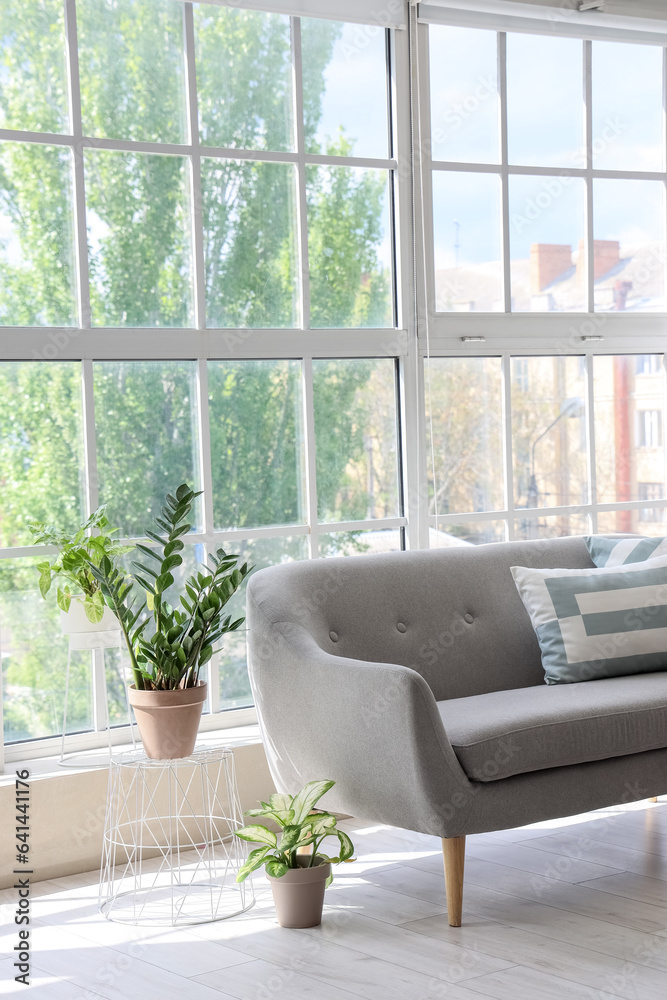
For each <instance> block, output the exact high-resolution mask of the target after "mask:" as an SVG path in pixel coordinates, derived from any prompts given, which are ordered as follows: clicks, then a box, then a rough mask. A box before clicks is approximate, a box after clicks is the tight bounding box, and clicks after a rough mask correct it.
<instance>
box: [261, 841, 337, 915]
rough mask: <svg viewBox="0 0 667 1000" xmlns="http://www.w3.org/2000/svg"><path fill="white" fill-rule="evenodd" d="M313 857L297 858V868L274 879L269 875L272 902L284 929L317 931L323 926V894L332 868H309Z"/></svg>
mask: <svg viewBox="0 0 667 1000" xmlns="http://www.w3.org/2000/svg"><path fill="white" fill-rule="evenodd" d="M309 861H310V855H303V856H300V857H298V858H297V864H298V865H299V867H298V868H290V870H289V871H287V872H285V874H284V875H281V877H280V878H274V877H273V876H272V875H268V874H267V876H266V877H267V878H268V880H269V882H270V883H271V891H272V892H273V902H274V903H275V906H276V915H277V917H278V923H279V924H280V926H281V927H316V926H317V925H318V924H321V923H322V907H323V906H324V890H325V889H326V882H327V879H328V878H329V875H330V874H331V864H330V863H329V862H328V861H327V862H326V863H325V864H323V865H315V867H314V868H307V867H306V865H307V864H308V862H309Z"/></svg>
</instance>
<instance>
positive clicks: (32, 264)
mask: <svg viewBox="0 0 667 1000" xmlns="http://www.w3.org/2000/svg"><path fill="white" fill-rule="evenodd" d="M76 284H77V281H76V268H75V263H74V216H73V211H72V156H71V153H70V151H69V150H68V149H58V148H57V147H56V146H42V145H36V144H34V145H33V144H30V143H22V142H6V143H0V324H1V325H3V326H74V325H76V324H77V305H76ZM60 336H61V337H65V339H67V337H66V334H60Z"/></svg>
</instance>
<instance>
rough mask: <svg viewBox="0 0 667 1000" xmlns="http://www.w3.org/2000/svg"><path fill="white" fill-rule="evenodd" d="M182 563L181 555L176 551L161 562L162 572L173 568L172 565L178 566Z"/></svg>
mask: <svg viewBox="0 0 667 1000" xmlns="http://www.w3.org/2000/svg"><path fill="white" fill-rule="evenodd" d="M182 563H183V556H179V554H178V552H174V554H173V555H171V556H167V558H166V559H165V560H164V561H163V563H162V572H163V573H166V572H167V571H168V570H170V569H173V568H174V566H180V565H181V564H182Z"/></svg>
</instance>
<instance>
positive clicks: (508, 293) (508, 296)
mask: <svg viewBox="0 0 667 1000" xmlns="http://www.w3.org/2000/svg"><path fill="white" fill-rule="evenodd" d="M498 86H499V89H500V163H501V174H500V183H501V211H502V219H501V232H502V249H501V255H502V262H503V263H502V267H503V298H504V302H505V305H504V311H505V312H506V313H510V312H511V311H512V276H511V267H510V263H511V247H510V196H509V171H508V162H509V151H508V140H507V35H506V34H505V32H504V31H499V32H498Z"/></svg>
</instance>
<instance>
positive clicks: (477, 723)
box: [437, 671, 667, 781]
mask: <svg viewBox="0 0 667 1000" xmlns="http://www.w3.org/2000/svg"><path fill="white" fill-rule="evenodd" d="M437 704H438V709H439V711H440V715H441V717H442V721H443V723H444V726H445V730H446V732H447V736H448V738H449V740H450V742H451V744H452V748H453V750H454V752H455V754H456V756H457V758H458V760H459V762H460V764H461V766H462V768H463V770H464V771H465V773H466V774H467V776H468V777H469V778H470V779H471V780H473V781H496V780H498V779H500V778H509V777H510V776H511V775H513V774H523V773H525V772H527V771H539V770H542V769H544V768H550V767H563V766H568V765H570V764H582V763H584V762H586V761H592V760H605V759H607V758H610V757H618V756H623V755H627V754H634V753H642V752H643V751H645V750H657V749H660V748H662V747H665V746H667V671H660V672H655V673H650V674H636V675H634V676H632V677H609V678H603V679H601V680H597V681H584V682H580V683H575V684H563V685H555V686H550V687H547V686H544V687H543V686H542V685H536V686H534V687H527V688H515V689H514V690H505V691H494V692H492V693H489V694H480V695H473V696H472V697H469V698H454V699H450V700H448V701H439V702H438V703H437Z"/></svg>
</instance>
